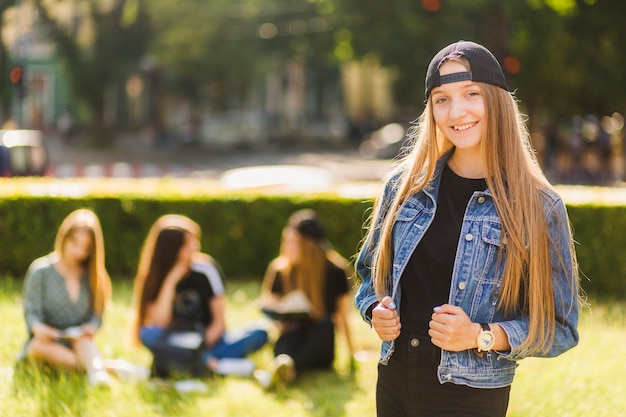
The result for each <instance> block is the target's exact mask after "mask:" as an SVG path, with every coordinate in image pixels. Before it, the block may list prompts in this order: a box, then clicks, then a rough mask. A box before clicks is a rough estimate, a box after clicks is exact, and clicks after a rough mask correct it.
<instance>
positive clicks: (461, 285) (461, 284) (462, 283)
mask: <svg viewBox="0 0 626 417" xmlns="http://www.w3.org/2000/svg"><path fill="white" fill-rule="evenodd" d="M464 289H465V283H464V282H459V290H464Z"/></svg>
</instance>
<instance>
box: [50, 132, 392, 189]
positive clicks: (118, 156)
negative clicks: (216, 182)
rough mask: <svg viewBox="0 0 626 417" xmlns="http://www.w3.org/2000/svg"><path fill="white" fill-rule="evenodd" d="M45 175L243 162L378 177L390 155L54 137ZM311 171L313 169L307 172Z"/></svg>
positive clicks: (212, 173)
mask: <svg viewBox="0 0 626 417" xmlns="http://www.w3.org/2000/svg"><path fill="white" fill-rule="evenodd" d="M48 149H49V154H50V167H49V169H48V175H49V176H52V177H57V178H71V177H88V178H103V177H115V178H155V177H162V176H171V177H177V178H186V177H193V178H219V177H221V176H222V175H223V174H224V173H226V172H227V171H230V170H233V169H237V168H244V167H270V166H299V167H303V168H306V167H308V168H316V169H317V170H318V171H317V172H324V173H326V174H327V175H328V176H330V177H331V178H332V179H333V180H334V181H378V180H380V179H381V178H382V177H383V176H384V175H385V173H386V172H387V170H388V169H389V166H390V161H389V160H384V159H367V158H363V157H361V156H360V154H359V152H358V149H356V144H352V146H342V147H338V146H333V147H332V149H328V148H326V149H322V148H312V147H308V148H304V147H301V148H284V147H283V148H280V147H277V146H272V147H265V148H261V149H241V150H232V151H225V150H222V151H215V150H213V151H212V150H208V149H201V148H200V149H190V148H179V149H171V150H165V149H154V148H152V147H148V146H141V145H135V146H134V147H130V146H127V147H124V148H122V147H119V146H118V147H115V148H113V149H107V150H92V149H89V150H85V149H79V148H76V147H72V146H68V145H64V144H62V143H61V142H60V141H58V140H55V139H52V140H50V141H49V143H48ZM311 172H314V171H311Z"/></svg>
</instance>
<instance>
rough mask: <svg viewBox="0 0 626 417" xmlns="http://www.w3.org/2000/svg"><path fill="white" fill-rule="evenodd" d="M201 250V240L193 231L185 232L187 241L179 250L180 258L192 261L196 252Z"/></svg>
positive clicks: (183, 260)
mask: <svg viewBox="0 0 626 417" xmlns="http://www.w3.org/2000/svg"><path fill="white" fill-rule="evenodd" d="M199 250H200V242H198V239H197V238H196V237H195V236H194V235H192V234H191V233H185V243H183V246H181V248H180V250H179V251H178V260H179V261H180V262H183V263H187V264H189V263H191V258H192V256H193V254H194V253H196V252H197V251H199Z"/></svg>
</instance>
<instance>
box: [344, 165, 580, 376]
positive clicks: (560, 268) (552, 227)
mask: <svg viewBox="0 0 626 417" xmlns="http://www.w3.org/2000/svg"><path fill="white" fill-rule="evenodd" d="M449 156H450V153H448V154H446V155H444V156H443V157H442V158H441V159H440V160H439V161H438V162H437V166H436V168H435V172H434V175H433V178H432V180H431V181H430V182H429V183H428V185H427V186H426V187H425V188H424V189H423V190H421V191H419V192H418V193H416V194H414V195H411V196H410V197H408V198H407V200H406V201H405V202H404V203H403V204H402V206H401V209H400V213H399V215H398V218H397V220H396V223H395V225H394V226H393V274H392V285H393V288H390V289H389V295H390V296H391V297H392V298H393V301H394V303H395V304H396V306H397V311H398V312H399V311H400V299H401V297H400V285H399V283H400V277H401V276H402V273H403V271H404V269H405V267H406V265H407V263H408V261H409V258H410V257H411V255H412V253H413V251H414V249H415V248H416V246H417V244H418V243H419V242H420V240H421V239H422V237H423V236H424V234H425V232H426V229H427V228H428V226H429V225H430V223H431V222H432V220H433V218H434V216H435V210H436V209H437V193H438V190H439V183H440V180H441V172H442V170H443V166H444V164H445V163H446V162H447V160H448V158H449ZM397 183H398V175H396V176H395V177H392V178H391V179H390V180H389V181H388V182H387V184H386V186H385V190H384V192H383V196H382V198H381V201H380V202H379V204H382V208H383V210H380V212H381V213H382V215H381V216H379V218H378V219H374V220H373V223H372V227H375V228H376V229H375V231H374V233H373V234H370V235H368V238H367V239H366V241H365V242H364V244H363V247H362V248H361V250H360V252H359V255H358V258H357V261H356V269H357V272H358V274H359V275H360V278H361V279H362V282H361V285H360V287H359V288H358V291H357V293H356V296H355V301H356V306H357V308H358V310H359V312H360V313H361V315H362V317H363V318H364V320H365V321H367V322H368V323H369V322H370V320H371V318H370V317H367V315H366V312H367V310H368V308H369V307H370V306H372V305H373V304H375V303H377V302H378V301H379V300H378V298H377V297H376V294H375V291H374V282H373V277H372V275H371V267H370V265H371V262H372V258H373V256H372V253H373V250H374V248H375V247H376V245H377V242H378V239H379V234H380V232H379V228H380V224H381V223H382V217H383V216H384V214H385V213H386V211H387V210H388V208H389V206H390V204H391V201H392V200H393V198H394V194H395V192H396V188H397V185H398V184H397ZM543 196H544V198H543V201H544V214H545V216H546V219H547V225H548V229H549V231H548V232H549V235H550V238H551V239H552V240H553V241H554V242H555V247H556V250H558V251H559V252H560V255H561V257H562V259H564V260H565V265H563V263H561V262H560V261H559V256H558V255H557V253H556V252H554V249H551V263H552V271H553V275H552V283H553V291H554V297H555V310H556V311H555V313H556V333H555V337H554V342H553V344H552V346H551V348H550V350H549V351H548V352H547V353H546V354H545V355H542V356H545V357H553V356H557V355H559V354H561V353H563V352H565V351H566V350H568V349H570V348H572V347H574V346H575V345H576V344H577V343H578V331H577V325H578V298H577V294H575V293H574V294H572V291H571V285H572V284H571V283H572V282H574V279H575V278H574V276H573V275H574V274H575V271H573V270H572V268H571V265H570V264H569V263H568V262H567V260H568V259H569V258H570V250H571V245H570V232H569V222H568V218H567V213H566V209H565V204H564V203H563V201H562V200H561V198H560V197H559V196H558V195H557V194H555V193H553V192H550V191H543ZM501 229H502V228H501V222H500V219H499V217H498V214H497V212H496V207H495V205H494V202H493V199H492V196H491V193H490V191H489V190H488V189H487V190H485V191H482V192H475V193H474V195H473V196H472V197H471V199H470V201H469V202H468V205H467V208H466V211H465V215H464V217H463V223H462V228H461V234H460V239H459V245H458V249H457V256H456V259H455V263H454V269H453V272H452V284H451V287H450V296H449V300H448V303H449V304H451V305H455V306H459V307H461V308H462V309H463V311H465V313H466V314H467V315H468V316H469V318H470V319H471V320H472V321H473V322H477V323H497V324H499V325H500V326H502V328H503V329H504V331H505V332H506V334H507V336H508V339H509V343H510V345H511V351H509V352H496V351H491V352H488V353H487V354H485V355H483V356H482V357H480V356H478V355H477V354H476V353H475V352H474V350H473V349H471V350H465V351H461V352H451V351H446V350H442V354H441V362H440V365H439V367H438V372H437V373H438V378H439V382H440V383H444V382H453V383H456V384H463V385H469V386H471V387H475V388H498V387H504V386H507V385H510V384H511V383H512V382H513V377H514V374H515V368H516V367H517V361H518V360H520V359H523V357H524V354H523V353H522V352H521V351H520V349H519V346H520V345H521V343H522V342H523V341H524V340H525V338H526V336H527V335H528V325H529V323H528V318H527V317H524V316H518V317H516V316H506V315H505V313H504V311H501V310H500V309H498V298H497V294H498V290H499V289H500V286H501V284H502V271H503V262H497V255H498V249H499V248H500V246H501V245H506V239H503V238H502V236H501ZM505 254H506V252H505ZM370 324H371V323H370ZM393 351H394V341H383V342H382V347H381V356H380V363H381V364H383V365H386V364H387V363H388V361H389V358H390V357H391V355H392V354H393Z"/></svg>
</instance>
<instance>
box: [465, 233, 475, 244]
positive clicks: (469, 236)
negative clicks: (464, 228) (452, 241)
mask: <svg viewBox="0 0 626 417" xmlns="http://www.w3.org/2000/svg"><path fill="white" fill-rule="evenodd" d="M465 240H467V241H468V242H471V241H472V240H474V236H472V234H471V233H468V234H466V235H465Z"/></svg>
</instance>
